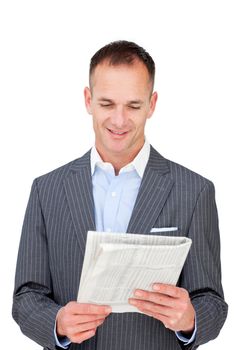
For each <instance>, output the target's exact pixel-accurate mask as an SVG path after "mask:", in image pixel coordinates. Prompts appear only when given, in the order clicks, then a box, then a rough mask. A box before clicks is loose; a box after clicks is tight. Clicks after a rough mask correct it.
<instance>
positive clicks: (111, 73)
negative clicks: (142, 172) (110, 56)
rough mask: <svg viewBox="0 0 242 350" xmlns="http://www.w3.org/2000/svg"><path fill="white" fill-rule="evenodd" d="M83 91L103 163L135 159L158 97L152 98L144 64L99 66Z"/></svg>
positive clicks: (103, 64) (155, 95) (137, 62)
mask: <svg viewBox="0 0 242 350" xmlns="http://www.w3.org/2000/svg"><path fill="white" fill-rule="evenodd" d="M91 82H92V88H91V90H90V89H89V88H85V91H84V95H85V103H86V107H87V111H88V113H89V114H91V115H92V116H93V128H94V132H95V144H96V148H97V150H98V151H99V153H100V155H101V157H102V158H103V160H105V161H108V160H109V158H110V157H113V156H118V157H122V156H123V157H126V158H127V156H128V155H130V156H131V157H135V155H136V154H137V153H138V152H139V150H140V149H141V147H142V146H143V144H144V128H145V123H146V120H147V119H148V118H150V117H151V115H152V113H153V111H154V109H155V104H156V100H157V94H156V93H153V94H152V96H151V82H150V80H149V74H148V71H147V69H146V67H145V65H144V64H143V63H141V62H139V61H136V62H134V64H133V65H131V66H129V65H118V66H109V65H108V64H107V63H102V64H100V65H98V66H97V67H96V69H95V70H94V72H93V75H92V77H91Z"/></svg>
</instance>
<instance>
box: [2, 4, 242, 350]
mask: <svg viewBox="0 0 242 350" xmlns="http://www.w3.org/2000/svg"><path fill="white" fill-rule="evenodd" d="M241 18H242V11H241V2H240V1H233V0H229V1H223V0H220V1H213V0H209V1H207V0H203V1H196V0H192V1H154V0H149V1H146V2H142V1H140V0H139V1H136V0H133V1H131V0H122V1H119V2H116V1H114V0H113V1H89V2H88V1H71V0H69V1H61V0H59V1H52V0H48V1H45V0H42V1H35V0H31V1H26V0H21V1H11V0H6V1H1V3H0V36H1V38H0V49H1V54H0V61H1V62H0V92H1V102H0V116H1V126H0V132H1V137H0V142H1V145H0V151H1V158H0V164H1V171H0V176H1V181H0V191H1V192H0V200H1V227H2V230H1V236H0V237H1V254H0V259H1V261H0V269H1V271H0V272H1V298H0V300H1V306H0V322H1V324H0V329H1V348H2V349H10V348H18V349H20V350H28V349H40V347H39V346H38V345H37V344H35V343H33V342H32V341H31V340H29V339H27V338H26V337H25V336H23V335H22V334H21V332H20V330H19V328H18V326H17V325H16V324H15V323H14V321H13V320H12V319H11V304H12V291H13V281H14V270H15V264H16V256H17V250H18V244H19V238H20V232H21V226H22V221H23V216H24V212H25V208H26V204H27V200H28V196H29V192H30V187H31V184H32V181H33V179H34V178H35V177H36V176H39V175H41V174H44V173H46V172H48V171H50V170H52V169H54V168H56V167H58V166H60V165H62V164H65V163H67V162H68V161H70V160H72V159H75V158H77V157H79V156H81V155H82V154H83V153H84V152H85V151H86V150H87V149H89V148H90V147H91V146H92V143H93V140H94V138H93V133H92V124H91V117H90V116H89V115H88V114H87V113H86V111H85V108H84V101H83V88H84V86H85V85H87V84H88V66H89V60H90V57H91V56H92V55H93V54H94V53H95V51H96V50H98V49H99V48H100V47H101V46H103V45H105V44H106V43H108V42H110V41H112V40H117V39H126V40H133V41H135V42H137V43H138V44H140V45H141V46H143V47H144V48H146V49H147V50H148V52H150V54H151V55H152V57H153V58H154V60H155V62H156V66H157V78H156V90H157V91H158V93H159V100H158V105H157V110H156V112H155V114H154V116H153V117H152V119H151V120H149V121H148V126H147V132H146V135H147V137H148V139H149V140H150V141H151V142H152V144H153V146H154V147H155V148H157V150H159V151H160V152H161V153H162V154H163V155H164V156H165V157H167V158H170V159H172V160H174V161H176V162H178V163H181V164H183V165H185V166H187V167H188V168H191V169H193V170H194V171H196V172H198V173H200V174H202V175H204V176H205V177H207V178H209V179H211V180H212V181H213V182H214V183H215V186H216V198H217V205H218V210H219V214H220V215H219V217H220V230H221V241H222V253H221V255H222V269H223V285H224V290H225V296H226V300H227V302H228V304H229V316H228V319H227V322H226V324H225V326H224V328H223V330H222V332H221V334H220V336H219V337H218V338H217V339H216V340H215V341H213V342H210V343H208V344H207V345H204V346H203V349H207V350H209V349H228V348H231V349H238V344H239V343H241V329H242V325H241V317H240V316H241V313H242V308H241V287H242V285H241V276H242V274H241V267H242V263H241V255H242V254H241V243H242V240H241V235H242V232H241V226H242V224H241V217H242V213H241V209H242V207H241V198H242V191H241V187H240V186H241V175H242V171H241V146H242V144H241V126H240V125H241V124H240V119H241V117H242V108H241V97H242V69H241V66H242V52H241V43H242V38H241V37H242V25H241V22H242V21H241ZM124 350H125V349H124ZM147 350H148V349H147Z"/></svg>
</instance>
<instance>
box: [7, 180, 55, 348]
mask: <svg viewBox="0 0 242 350" xmlns="http://www.w3.org/2000/svg"><path fill="white" fill-rule="evenodd" d="M60 307H61V306H60V305H57V304H56V303H55V302H54V301H53V299H52V280H51V273H50V268H49V256H48V245H47V237H46V230H45V223H44V218H43V215H42V210H41V206H40V201H39V196H38V189H37V181H36V180H35V181H34V182H33V185H32V188H31V193H30V198H29V201H28V205H27V209H26V213H25V217H24V222H23V228H22V235H21V239H20V246H19V253H18V260H17V267H16V276H15V289H14V296H13V309H12V314H13V318H14V319H15V321H16V322H17V323H18V324H19V326H20V328H21V330H22V332H23V333H24V334H25V335H26V336H28V337H29V338H31V339H32V340H34V341H35V342H37V343H38V344H40V345H41V346H43V347H47V348H49V349H58V347H56V345H55V339H54V327H55V318H56V314H57V312H58V310H59V309H60Z"/></svg>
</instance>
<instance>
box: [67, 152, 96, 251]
mask: <svg viewBox="0 0 242 350" xmlns="http://www.w3.org/2000/svg"><path fill="white" fill-rule="evenodd" d="M64 187H65V191H66V196H67V202H68V205H69V208H70V212H71V216H72V220H73V223H74V226H75V233H76V236H77V241H78V243H79V245H80V247H81V250H82V251H83V253H84V251H85V245H86V236H87V231H88V230H95V217H94V200H93V194H92V178H91V169H90V151H89V152H87V153H86V154H85V155H84V156H83V157H81V158H79V159H77V160H76V161H74V162H73V164H72V166H71V167H70V173H69V174H68V175H67V177H66V179H65V180H64Z"/></svg>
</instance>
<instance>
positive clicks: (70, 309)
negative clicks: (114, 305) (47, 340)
mask: <svg viewBox="0 0 242 350" xmlns="http://www.w3.org/2000/svg"><path fill="white" fill-rule="evenodd" d="M111 312H112V309H111V307H110V306H106V305H105V306H104V305H95V304H80V303H77V302H75V301H71V302H69V303H68V304H66V305H65V306H64V307H62V308H61V309H60V310H59V311H58V313H57V316H56V332H57V336H58V337H68V338H69V339H70V341H71V342H72V343H82V342H83V341H84V340H87V339H89V338H91V337H93V336H94V335H95V333H96V330H97V327H99V326H100V325H101V324H102V323H103V322H104V320H105V318H106V317H107V316H108V315H109V314H110V313H111Z"/></svg>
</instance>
